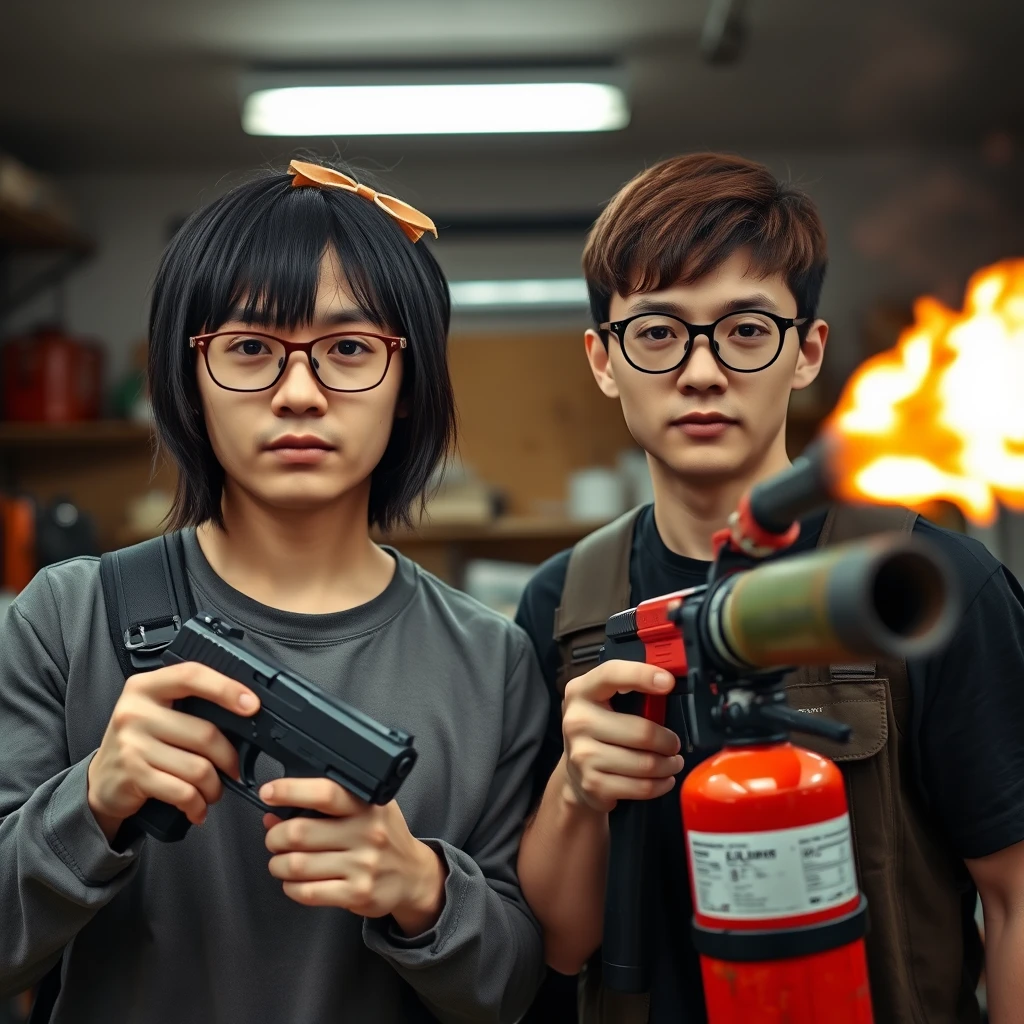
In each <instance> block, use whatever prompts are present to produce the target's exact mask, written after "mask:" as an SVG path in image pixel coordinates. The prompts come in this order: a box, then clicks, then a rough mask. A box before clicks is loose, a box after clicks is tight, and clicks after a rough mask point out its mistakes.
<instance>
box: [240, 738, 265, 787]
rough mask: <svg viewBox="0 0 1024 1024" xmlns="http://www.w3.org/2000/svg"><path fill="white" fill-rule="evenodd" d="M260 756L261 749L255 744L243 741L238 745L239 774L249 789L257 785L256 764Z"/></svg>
mask: <svg viewBox="0 0 1024 1024" xmlns="http://www.w3.org/2000/svg"><path fill="white" fill-rule="evenodd" d="M259 756H260V748H259V747H257V746H256V744H255V743H250V742H249V741H248V740H242V742H241V743H240V744H239V745H238V774H239V775H240V776H241V778H242V782H244V783H245V785H247V786H248V787H250V789H251V788H253V787H255V785H256V762H257V760H258V759H259Z"/></svg>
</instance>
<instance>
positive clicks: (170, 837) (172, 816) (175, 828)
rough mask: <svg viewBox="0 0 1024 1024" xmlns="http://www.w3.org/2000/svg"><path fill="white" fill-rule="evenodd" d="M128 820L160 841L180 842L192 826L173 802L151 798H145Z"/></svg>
mask: <svg viewBox="0 0 1024 1024" xmlns="http://www.w3.org/2000/svg"><path fill="white" fill-rule="evenodd" d="M129 820H130V821H133V822H134V823H135V824H136V825H138V826H139V828H141V829H142V831H143V832H145V833H146V835H149V836H152V837H153V838H154V839H158V840H159V841H160V842H161V843H177V842H180V841H181V840H182V839H184V838H185V836H186V835H187V834H188V830H189V829H190V828H191V827H192V822H191V821H189V820H188V818H187V817H186V816H185V813H184V812H183V811H179V810H178V808H177V807H175V806H174V804H167V803H164V801H163V800H155V799H152V798H151V799H149V800H147V801H146V802H145V803H144V804H143V805H142V806H141V807H140V808H139V809H138V811H136V813H135V814H133V815H132V816H131V818H130V819H129Z"/></svg>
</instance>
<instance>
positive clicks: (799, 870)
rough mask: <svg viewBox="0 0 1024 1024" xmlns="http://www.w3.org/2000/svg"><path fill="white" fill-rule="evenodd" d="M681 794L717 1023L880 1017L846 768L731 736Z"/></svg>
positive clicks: (697, 936) (818, 1022)
mask: <svg viewBox="0 0 1024 1024" xmlns="http://www.w3.org/2000/svg"><path fill="white" fill-rule="evenodd" d="M681 800H682V807H683V821H684V823H685V832H686V846H687V855H688V858H689V867H690V884H691V889H692V892H693V906H694V922H693V923H694V930H693V935H694V944H695V945H696V947H697V950H698V952H699V953H700V956H701V973H702V976H703V980H704V999H705V1003H706V1006H707V1014H708V1021H709V1022H710V1024H755V1022H756V1024H769V1022H771V1024H776V1022H777V1024H783V1022H785V1024H825V1022H828V1024H872V1020H873V1018H872V1013H871V994H870V989H869V986H868V968H867V959H866V956H865V952H864V939H863V935H864V925H865V920H864V918H865V903H864V898H863V896H861V894H860V891H859V888H858V885H857V874H856V867H855V864H854V856H853V842H852V837H851V833H850V817H849V813H848V811H847V806H846V792H845V788H844V785H843V777H842V774H841V773H840V771H839V769H838V768H837V767H836V766H835V765H834V764H833V763H832V762H831V761H830V760H828V759H827V758H824V757H820V756H819V755H818V754H815V753H812V752H811V751H809V750H804V749H802V748H801V747H798V746H795V745H793V744H792V743H789V742H776V743H767V744H765V743H759V744H754V745H750V746H727V747H726V748H725V749H723V750H722V751H721V753H718V754H715V755H713V756H712V757H710V758H709V759H708V760H706V761H704V762H702V763H701V764H699V765H698V766H697V767H696V768H695V769H694V770H693V772H692V773H691V774H690V775H689V776H688V777H687V779H686V781H685V782H684V783H683V789H682V796H681Z"/></svg>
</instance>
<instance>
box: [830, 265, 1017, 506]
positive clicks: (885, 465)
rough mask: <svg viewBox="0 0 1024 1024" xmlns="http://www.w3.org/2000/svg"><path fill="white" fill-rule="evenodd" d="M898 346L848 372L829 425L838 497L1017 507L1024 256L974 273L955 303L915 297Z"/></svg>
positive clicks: (896, 502) (913, 502) (885, 501)
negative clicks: (959, 305) (958, 307)
mask: <svg viewBox="0 0 1024 1024" xmlns="http://www.w3.org/2000/svg"><path fill="white" fill-rule="evenodd" d="M914 317H915V322H914V324H913V325H912V326H911V327H908V328H907V329H906V330H905V331H904V332H903V334H901V335H900V338H899V341H898V342H897V344H896V347H895V348H893V349H891V350H890V351H888V352H883V353H881V354H880V355H878V356H874V357H873V358H871V359H869V360H868V361H867V362H865V363H864V364H863V365H862V366H861V367H859V368H858V369H857V370H856V372H855V373H854V375H853V376H852V377H851V378H850V380H849V382H848V383H847V385H846V388H845V389H844V391H843V394H842V396H841V397H840V399H839V402H838V404H837V405H836V408H835V410H834V411H833V412H832V414H831V415H830V416H829V418H828V420H827V421H826V423H825V428H824V429H825V432H826V433H827V434H829V435H831V436H832V437H838V439H839V444H838V445H837V452H838V465H837V466H836V469H837V476H838V480H837V485H836V486H837V490H838V494H837V496H838V497H841V498H843V499H845V500H848V501H869V502H879V503H882V504H901V505H907V506H909V507H911V508H914V509H918V510H921V509H924V508H926V507H928V506H929V505H930V504H931V503H933V502H935V501H949V502H952V503H954V504H955V505H957V506H959V508H960V510H961V511H962V512H963V513H964V515H965V516H967V517H968V518H969V519H972V520H974V521H975V522H977V523H982V524H987V523H991V522H992V521H993V520H994V519H995V517H996V514H997V510H998V504H999V503H1000V502H1002V503H1003V504H1005V505H1006V506H1008V507H1010V508H1013V509H1017V510H1021V509H1024V260H1007V261H1005V262H1002V263H997V264H995V265H994V266H991V267H988V268H986V269H985V270H982V271H979V272H978V273H977V274H975V275H974V277H972V278H971V280H970V282H969V284H968V287H967V294H966V298H965V300H964V308H963V310H962V311H961V312H955V311H953V310H951V309H947V308H946V307H945V306H943V305H942V304H941V303H939V302H937V301H936V300H935V299H931V298H924V299H919V300H918V301H917V302H916V303H915V305H914Z"/></svg>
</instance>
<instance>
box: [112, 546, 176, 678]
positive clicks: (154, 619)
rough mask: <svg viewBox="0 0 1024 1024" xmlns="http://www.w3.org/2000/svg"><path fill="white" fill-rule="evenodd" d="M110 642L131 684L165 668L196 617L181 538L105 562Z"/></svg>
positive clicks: (122, 551) (123, 551) (126, 552)
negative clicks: (166, 652) (164, 656)
mask: <svg viewBox="0 0 1024 1024" xmlns="http://www.w3.org/2000/svg"><path fill="white" fill-rule="evenodd" d="M100 579H101V581H102V583H103V600H104V601H105V602H106V606H107V623H108V625H109V627H110V638H111V640H112V641H113V644H114V650H115V651H116V652H117V660H118V663H119V664H120V666H121V671H122V672H123V673H124V675H125V678H126V679H127V678H128V676H130V675H134V674H135V673H136V672H146V671H149V670H151V669H154V668H158V667H159V666H160V652H161V651H162V650H163V649H164V648H165V647H166V646H167V645H168V644H169V643H170V642H171V641H172V640H173V639H174V635H175V633H177V632H178V630H179V629H180V628H181V624H182V622H184V621H186V620H187V619H189V618H190V617H191V616H192V615H194V614H195V606H194V603H193V601H192V592H191V590H190V588H189V585H188V572H187V571H186V569H185V548H184V544H183V542H182V538H181V533H180V532H175V533H169V534H165V535H164V536H162V537H154V538H153V539H152V540H147V541H143V542H142V543H141V544H135V545H133V546H132V547H130V548H121V549H120V550H119V551H108V552H107V553H106V554H104V555H103V556H102V557H101V558H100Z"/></svg>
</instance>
